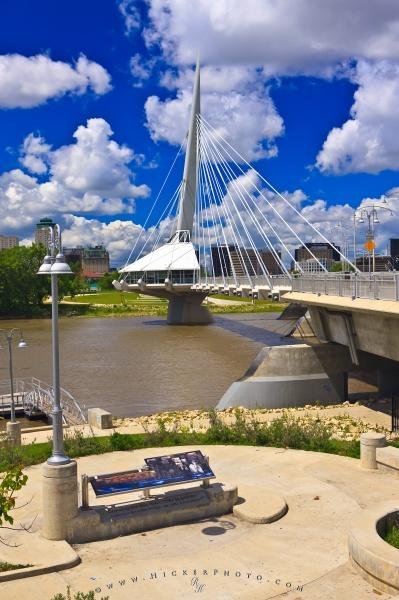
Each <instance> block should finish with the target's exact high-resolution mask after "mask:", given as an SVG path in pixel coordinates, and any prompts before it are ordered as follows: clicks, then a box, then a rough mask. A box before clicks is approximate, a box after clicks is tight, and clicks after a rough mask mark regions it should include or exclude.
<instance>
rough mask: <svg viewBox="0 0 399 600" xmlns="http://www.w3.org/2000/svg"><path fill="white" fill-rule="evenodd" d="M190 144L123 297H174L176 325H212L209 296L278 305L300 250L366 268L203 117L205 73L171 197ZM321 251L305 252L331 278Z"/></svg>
mask: <svg viewBox="0 0 399 600" xmlns="http://www.w3.org/2000/svg"><path fill="white" fill-rule="evenodd" d="M183 145H184V144H182V146H181V148H180V149H179V151H178V153H177V155H176V157H175V160H174V162H173V164H172V167H171V169H170V170H169V173H168V175H167V176H166V178H165V181H164V184H163V186H162V188H161V190H160V193H159V194H158V196H157V198H156V199H155V202H154V204H153V206H152V208H151V210H150V212H149V214H148V217H147V220H146V222H145V223H144V226H143V228H142V229H141V232H140V235H139V236H138V237H137V239H136V242H135V244H134V247H133V249H132V251H131V253H130V255H129V257H128V259H127V261H126V264H125V266H124V267H123V268H122V269H120V278H119V280H118V281H115V282H114V285H115V287H116V288H117V289H120V290H126V291H140V292H141V293H144V294H149V295H152V296H159V297H162V298H167V299H168V300H169V310H168V322H169V323H173V324H178V323H207V322H209V321H210V315H209V313H208V312H207V310H206V309H205V308H204V307H203V306H201V303H202V301H203V300H204V298H205V297H206V296H207V295H208V294H210V293H228V294H230V295H233V294H234V295H238V296H240V295H241V296H253V297H259V298H267V297H272V298H273V297H279V296H280V294H281V293H283V292H287V291H289V290H291V288H292V277H293V276H292V273H291V266H292V264H294V265H295V267H296V269H297V271H298V273H299V274H301V273H302V272H303V268H302V266H301V264H300V263H298V262H297V261H296V258H295V253H294V248H295V247H297V246H298V245H299V246H304V247H305V245H306V244H307V242H312V244H317V243H320V244H323V245H324V246H326V247H327V248H330V249H331V251H332V252H333V253H334V255H335V256H336V257H338V259H339V260H341V262H342V264H343V265H344V268H345V269H348V270H349V269H351V268H352V269H354V270H355V271H356V270H357V269H356V266H355V265H352V263H351V262H350V260H349V259H348V257H347V256H345V255H344V254H343V252H341V249H340V248H339V247H337V246H335V245H334V244H333V243H332V242H331V241H330V240H329V239H328V237H327V235H326V232H325V231H323V228H322V227H319V228H317V227H316V226H315V225H314V224H313V223H312V222H311V221H310V220H309V219H308V218H307V216H306V212H307V211H306V210H305V209H306V207H305V209H303V206H302V207H301V202H302V201H303V197H302V195H301V193H299V192H295V193H294V194H282V193H280V192H279V191H278V190H277V189H276V188H275V187H274V186H273V185H272V184H271V183H270V181H268V180H267V179H266V178H265V177H264V176H263V175H262V174H261V173H260V172H259V171H257V170H256V169H254V167H253V166H251V164H250V163H249V162H247V160H246V159H245V158H244V156H243V154H242V153H241V152H240V151H239V150H237V149H235V148H233V147H232V146H231V144H230V143H229V141H228V139H227V136H226V132H225V131H224V130H223V128H220V127H219V128H214V127H212V125H211V124H210V123H209V122H208V121H207V120H206V119H205V118H204V117H203V116H202V115H201V111H200V71H199V66H198V65H197V69H196V76H195V84H194V93H193V102H192V109H191V119H190V127H189V132H188V136H187V143H186V154H185V162H184V171H183V179H182V181H181V182H180V183H179V185H178V186H177V187H176V188H175V189H174V190H171V191H170V193H169V194H166V190H167V186H168V185H169V183H168V182H169V181H170V175H171V173H172V171H173V168H174V167H175V165H176V164H177V160H178V157H179V155H180V153H181V151H182V149H183ZM262 150H263V151H265V149H261V148H260V149H259V151H260V153H262ZM165 195H167V198H168V200H167V201H165ZM155 215H158V219H157V220H155ZM312 244H307V246H306V247H307V252H308V257H309V260H310V261H312V263H313V266H314V270H319V271H320V272H322V273H327V272H328V266H329V265H328V260H329V259H328V257H326V258H325V259H324V258H321V257H320V254H318V253H317V252H316V251H313V249H312V248H313V246H312Z"/></svg>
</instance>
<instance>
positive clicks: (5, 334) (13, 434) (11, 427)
mask: <svg viewBox="0 0 399 600" xmlns="http://www.w3.org/2000/svg"><path fill="white" fill-rule="evenodd" d="M15 336H19V342H18V344H17V347H18V348H27V346H28V344H27V343H26V342H25V340H24V338H23V335H22V331H21V330H20V329H19V328H18V327H13V329H10V330H9V331H7V330H6V329H0V350H3V349H4V347H5V346H3V345H2V344H1V339H3V340H4V341H5V343H6V345H7V346H8V366H9V375H10V397H11V419H10V421H9V422H8V423H7V426H6V427H7V437H8V438H9V439H10V441H11V442H12V443H13V444H15V445H18V446H19V445H20V444H21V424H20V423H19V422H18V421H17V420H16V418H15V400H14V373H13V362H12V342H13V340H14V337H15Z"/></svg>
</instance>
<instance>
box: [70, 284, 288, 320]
mask: <svg viewBox="0 0 399 600" xmlns="http://www.w3.org/2000/svg"><path fill="white" fill-rule="evenodd" d="M215 297H216V298H217V299H218V300H222V301H225V302H226V303H225V304H223V303H220V304H212V297H211V299H210V301H209V303H208V304H207V308H208V309H209V311H210V312H211V313H213V314H223V313H256V312H280V311H282V310H283V308H284V307H283V305H282V304H280V303H278V302H273V301H271V300H257V299H256V300H251V299H250V298H236V297H233V298H232V297H231V296H224V295H222V294H218V295H217V296H215ZM232 300H233V301H234V302H231V301H232ZM65 301H66V302H68V304H69V306H68V305H67V304H65V306H64V309H65V310H66V314H68V309H69V312H70V313H71V314H76V315H78V314H83V315H85V316H90V315H92V316H97V317H98V316H108V315H114V316H115V315H128V316H165V315H166V314H167V310H168V302H167V301H166V300H162V299H160V298H154V297H152V296H146V295H144V294H138V293H135V292H118V291H117V290H114V291H112V290H107V291H103V292H97V293H91V294H80V295H77V296H75V297H65ZM237 301H239V304H238V303H237Z"/></svg>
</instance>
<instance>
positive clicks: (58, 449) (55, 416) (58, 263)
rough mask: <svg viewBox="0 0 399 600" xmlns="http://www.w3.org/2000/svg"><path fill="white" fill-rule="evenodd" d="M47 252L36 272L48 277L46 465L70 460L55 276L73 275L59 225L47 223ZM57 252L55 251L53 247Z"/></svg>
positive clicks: (66, 462) (62, 463) (56, 280)
mask: <svg viewBox="0 0 399 600" xmlns="http://www.w3.org/2000/svg"><path fill="white" fill-rule="evenodd" d="M49 232H50V242H49V253H48V254H47V255H46V256H45V257H44V259H43V263H42V265H41V266H40V268H39V271H38V275H50V277H51V332H52V359H53V360H52V362H53V411H52V420H53V451H52V455H51V457H50V458H49V459H48V460H47V463H48V464H49V465H64V464H68V463H69V462H70V458H68V456H66V454H65V451H64V435H63V427H62V407H61V394H60V355H59V335H58V279H57V278H58V276H59V275H72V274H73V273H72V271H71V269H70V267H69V265H68V264H67V262H66V261H65V257H64V255H63V254H62V252H61V248H62V244H61V229H60V227H59V225H55V226H54V227H49ZM57 250H58V253H57V254H56V251H57Z"/></svg>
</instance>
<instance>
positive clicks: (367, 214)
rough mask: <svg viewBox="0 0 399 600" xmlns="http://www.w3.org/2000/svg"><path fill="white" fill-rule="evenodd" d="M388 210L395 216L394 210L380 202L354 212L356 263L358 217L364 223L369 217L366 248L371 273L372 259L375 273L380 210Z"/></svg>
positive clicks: (354, 255) (354, 253)
mask: <svg viewBox="0 0 399 600" xmlns="http://www.w3.org/2000/svg"><path fill="white" fill-rule="evenodd" d="M380 210H387V211H388V212H389V213H390V215H391V216H393V211H392V210H391V209H390V208H387V207H386V206H380V205H378V204H372V205H371V206H363V207H361V208H357V209H356V210H355V211H354V213H353V257H354V264H356V219H357V222H358V223H364V222H365V219H367V233H366V244H365V248H366V249H367V250H368V253H369V257H368V258H369V260H368V263H369V273H371V259H372V265H373V273H375V225H377V224H378V223H379V222H380V220H379V218H378V211H380Z"/></svg>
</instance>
